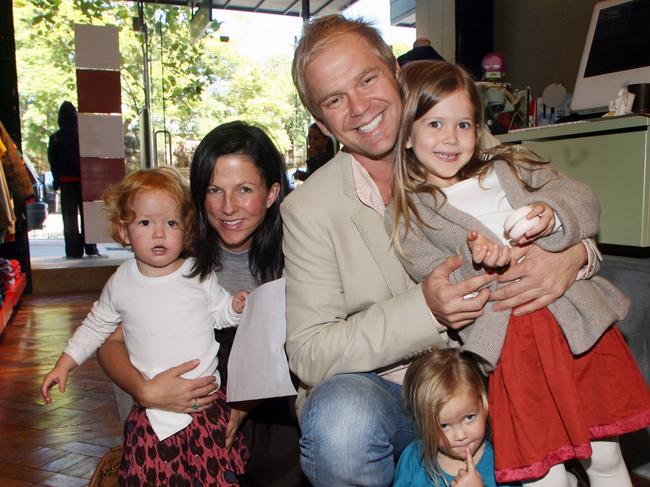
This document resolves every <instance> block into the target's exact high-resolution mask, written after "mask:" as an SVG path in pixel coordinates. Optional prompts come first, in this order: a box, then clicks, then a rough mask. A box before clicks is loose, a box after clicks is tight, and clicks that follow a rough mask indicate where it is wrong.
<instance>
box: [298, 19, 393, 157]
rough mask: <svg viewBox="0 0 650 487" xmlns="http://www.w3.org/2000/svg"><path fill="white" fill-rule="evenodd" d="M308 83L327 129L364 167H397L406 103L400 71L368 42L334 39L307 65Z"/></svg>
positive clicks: (352, 35) (358, 38) (345, 36)
mask: <svg viewBox="0 0 650 487" xmlns="http://www.w3.org/2000/svg"><path fill="white" fill-rule="evenodd" d="M305 81H306V87H307V93H308V95H309V98H310V100H312V102H313V103H314V104H316V105H318V107H319V109H320V112H321V114H322V117H321V118H322V120H320V121H319V126H320V127H321V129H323V130H327V131H328V132H329V133H331V134H333V135H334V136H335V137H336V138H337V139H338V140H339V142H341V143H342V144H343V145H344V146H345V147H346V149H347V151H348V152H350V153H351V154H352V155H354V156H355V157H356V159H357V160H358V161H359V162H361V163H363V162H364V160H370V161H381V160H386V161H390V162H391V163H392V161H393V149H394V147H395V142H396V140H397V132H398V127H399V120H400V115H401V112H402V100H401V98H400V94H399V88H398V86H397V81H396V79H395V72H394V71H391V70H390V69H389V68H388V66H387V65H386V64H385V63H384V62H383V60H382V59H381V58H380V57H379V56H378V55H377V54H376V52H375V50H374V49H373V48H372V47H371V46H370V44H368V42H367V41H366V40H365V39H364V38H363V37H361V36H360V35H358V34H355V33H350V32H349V33H345V34H341V35H340V36H338V37H337V38H335V39H332V40H331V41H330V42H329V43H328V44H327V45H326V46H325V47H323V48H322V50H321V51H319V52H318V53H317V54H316V55H315V56H314V58H313V60H312V61H311V62H310V63H309V64H308V65H307V67H306V69H305Z"/></svg>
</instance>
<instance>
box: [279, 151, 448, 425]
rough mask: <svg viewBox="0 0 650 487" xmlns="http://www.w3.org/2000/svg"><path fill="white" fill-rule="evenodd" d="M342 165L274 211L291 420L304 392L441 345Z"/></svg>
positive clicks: (334, 163) (346, 160) (341, 161)
mask: <svg viewBox="0 0 650 487" xmlns="http://www.w3.org/2000/svg"><path fill="white" fill-rule="evenodd" d="M351 163H352V156H351V155H350V154H347V153H344V152H339V153H338V154H337V155H336V156H335V157H334V159H332V160H331V161H330V162H328V163H327V164H326V165H325V166H323V167H322V168H321V169H319V170H318V171H317V172H316V173H315V174H314V175H312V176H311V177H310V178H309V179H308V180H307V181H306V182H305V183H304V184H303V185H301V186H300V187H298V188H297V189H296V190H295V191H293V192H292V193H291V194H290V195H289V196H288V197H287V198H286V199H285V200H284V202H283V203H282V206H281V212H282V218H283V221H284V241H283V250H284V255H285V274H286V278H287V344H286V350H287V355H288V357H289V367H290V368H291V370H292V371H293V372H294V373H295V374H296V375H297V376H298V378H299V379H300V381H301V382H302V384H301V387H300V390H299V393H298V400H297V408H298V412H299V416H300V412H301V408H302V405H303V403H304V399H305V397H306V394H307V392H308V390H309V389H310V388H311V387H314V386H316V385H317V384H319V383H320V382H321V381H323V380H324V379H326V378H328V377H330V376H332V375H334V374H340V373H346V372H368V371H380V370H381V369H384V368H389V367H390V366H393V365H396V364H398V363H401V362H404V361H408V360H409V359H411V358H412V357H414V356H415V355H418V354H420V353H422V352H423V351H425V350H428V349H430V348H432V347H437V346H441V345H443V344H444V339H443V336H441V335H440V334H439V333H438V331H437V329H436V326H435V322H434V320H433V318H432V315H431V313H430V311H429V309H428V307H427V306H426V304H425V301H424V296H423V294H422V290H421V288H420V286H419V285H418V286H415V285H412V284H410V283H411V280H410V278H409V277H408V275H407V273H406V271H405V270H404V268H403V267H402V265H401V264H400V261H399V260H398V258H397V256H396V254H395V252H394V250H393V248H392V247H391V243H390V238H389V236H388V234H387V233H386V230H385V229H384V221H383V217H382V216H380V215H379V214H378V213H377V212H376V211H374V210H373V209H371V208H369V207H367V206H365V205H364V204H363V203H361V201H360V200H359V198H358V197H357V193H356V190H355V187H354V179H353V176H352V166H351Z"/></svg>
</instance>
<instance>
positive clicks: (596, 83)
mask: <svg viewBox="0 0 650 487" xmlns="http://www.w3.org/2000/svg"><path fill="white" fill-rule="evenodd" d="M634 83H650V1H649V0H607V1H604V2H599V3H597V4H596V5H595V6H594V10H593V14H592V16H591V22H590V24H589V31H588V33H587V41H586V42H585V48H584V51H583V53H582V60H581V61H580V69H579V70H578V77H577V79H576V84H575V88H574V90H573V98H572V101H571V109H572V110H573V111H576V112H580V113H589V112H598V111H602V112H605V111H607V107H608V104H609V102H610V101H611V100H613V99H615V98H616V95H617V93H618V91H619V90H620V89H621V88H623V87H625V86H627V85H629V84H634Z"/></svg>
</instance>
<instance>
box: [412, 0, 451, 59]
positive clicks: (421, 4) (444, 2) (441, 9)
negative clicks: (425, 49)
mask: <svg viewBox="0 0 650 487" xmlns="http://www.w3.org/2000/svg"><path fill="white" fill-rule="evenodd" d="M415 32H416V37H428V38H429V39H430V40H431V45H432V46H433V48H434V49H435V50H436V51H438V52H439V53H440V55H441V56H442V57H443V58H445V60H447V61H451V62H455V61H456V0H416V3H415Z"/></svg>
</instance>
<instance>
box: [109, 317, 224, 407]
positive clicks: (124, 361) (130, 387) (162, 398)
mask: <svg viewBox="0 0 650 487" xmlns="http://www.w3.org/2000/svg"><path fill="white" fill-rule="evenodd" d="M97 358H98V359H99V363H100V365H101V366H102V368H103V369H104V372H106V375H107V376H108V378H109V379H111V380H112V381H113V382H115V383H116V384H117V385H118V386H120V387H121V388H122V389H124V390H125V391H126V392H127V393H128V394H130V395H131V397H133V400H134V401H135V402H137V403H138V404H140V405H141V406H143V407H146V408H158V409H163V410H165V411H172V412H175V413H192V412H196V411H203V410H204V409H206V407H207V406H208V405H209V404H210V403H211V402H212V401H213V400H214V398H213V397H212V396H210V395H209V394H210V393H211V392H212V391H214V390H215V389H216V386H215V381H216V379H215V377H214V376H213V375H210V376H208V377H199V378H198V379H183V378H182V377H181V376H182V375H183V374H185V373H187V372H189V371H190V370H192V369H194V368H195V367H196V366H197V365H199V361H198V360H190V361H189V362H185V363H182V364H180V365H177V366H176V367H172V368H171V369H169V370H166V371H164V372H161V373H160V374H158V375H157V376H155V377H153V378H152V379H151V380H147V379H145V378H144V377H143V375H142V374H141V373H140V372H139V371H138V369H136V368H135V367H134V366H133V364H132V363H131V361H130V359H129V354H128V352H127V350H126V345H125V344H124V331H123V329H122V325H120V326H118V327H117V329H116V330H115V332H114V333H113V334H112V335H111V336H110V337H109V338H108V340H106V342H105V343H104V344H103V345H102V346H101V348H100V349H99V351H98V353H97ZM194 399H196V406H197V409H194V408H193V406H194V405H195V401H194Z"/></svg>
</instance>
